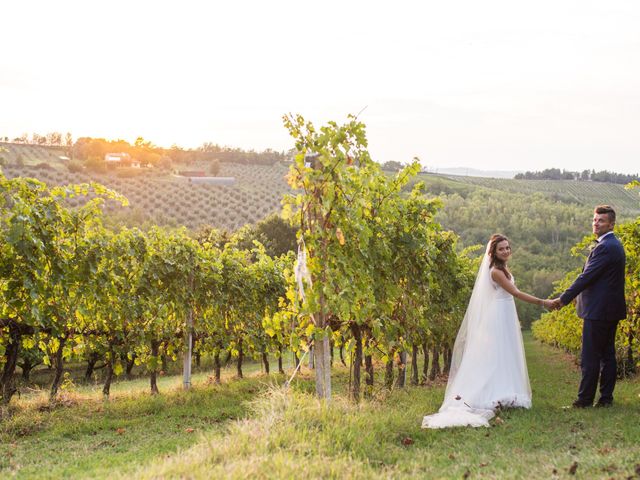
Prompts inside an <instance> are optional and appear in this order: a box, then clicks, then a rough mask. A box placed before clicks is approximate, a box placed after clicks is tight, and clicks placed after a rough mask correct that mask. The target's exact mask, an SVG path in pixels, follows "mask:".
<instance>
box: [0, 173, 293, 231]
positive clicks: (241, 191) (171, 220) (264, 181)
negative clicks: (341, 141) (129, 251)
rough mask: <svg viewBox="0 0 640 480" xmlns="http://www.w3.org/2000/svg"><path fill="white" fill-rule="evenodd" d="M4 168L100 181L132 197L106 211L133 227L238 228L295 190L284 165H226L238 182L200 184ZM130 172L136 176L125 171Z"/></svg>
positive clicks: (67, 180) (61, 181)
mask: <svg viewBox="0 0 640 480" xmlns="http://www.w3.org/2000/svg"><path fill="white" fill-rule="evenodd" d="M3 171H4V173H5V175H6V176H7V177H8V178H15V177H35V178H37V179H39V180H41V181H43V182H45V183H46V184H47V185H51V186H56V185H57V186H59V185H67V184H77V183H85V182H89V181H97V182H99V183H101V184H103V185H105V186H106V187H108V188H110V189H113V190H116V191H117V192H119V193H121V194H122V195H124V196H125V197H126V198H127V199H128V201H129V205H128V206H126V207H124V206H122V205H120V204H118V203H116V202H108V203H107V204H106V207H105V212H106V213H107V215H109V216H111V217H113V218H114V220H115V221H119V222H121V223H124V224H127V225H131V226H134V225H138V226H141V225H143V224H148V225H151V224H155V225H167V226H180V225H184V226H186V227H188V228H190V229H194V230H195V229H197V228H198V227H200V226H202V225H211V226H214V227H216V228H219V229H226V230H230V231H233V230H237V229H238V228H240V227H241V226H243V225H245V224H247V223H255V222H257V221H258V220H261V219H263V218H265V217H266V216H268V215H269V214H271V213H274V212H279V211H280V209H281V201H282V197H283V195H284V194H285V193H286V192H287V191H288V190H289V187H288V186H287V183H286V179H285V175H286V172H287V167H286V166H283V165H281V164H276V165H273V166H262V165H240V164H234V163H223V164H221V168H220V174H219V175H220V176H222V177H233V178H235V183H234V184H233V185H211V184H207V183H195V182H190V181H189V179H188V178H186V177H179V176H174V175H167V174H164V175H160V174H154V173H152V172H146V171H145V170H142V171H133V172H131V169H130V170H128V171H125V170H123V171H120V172H118V171H115V172H112V173H109V174H95V173H94V174H91V175H90V174H88V173H84V172H81V173H71V172H69V171H67V169H66V168H65V169H60V168H53V167H51V168H45V167H42V166H40V167H15V166H7V167H4V169H3ZM125 172H127V173H128V174H129V175H131V174H135V176H133V177H132V178H123V177H121V176H119V175H123V174H124V173H125ZM82 201H84V199H74V200H73V201H72V202H71V204H72V205H78V204H79V203H80V202H82Z"/></svg>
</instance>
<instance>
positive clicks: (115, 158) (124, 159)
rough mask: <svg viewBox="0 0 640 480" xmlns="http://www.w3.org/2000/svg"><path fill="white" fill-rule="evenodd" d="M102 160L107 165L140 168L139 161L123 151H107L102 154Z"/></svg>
mask: <svg viewBox="0 0 640 480" xmlns="http://www.w3.org/2000/svg"><path fill="white" fill-rule="evenodd" d="M104 161H105V163H106V164H107V165H109V166H113V167H133V168H140V162H139V161H138V160H135V159H132V158H131V155H129V154H128V153H125V152H121V153H107V154H106V155H105V156H104Z"/></svg>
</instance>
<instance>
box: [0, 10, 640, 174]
mask: <svg viewBox="0 0 640 480" xmlns="http://www.w3.org/2000/svg"><path fill="white" fill-rule="evenodd" d="M0 45H1V48H0V136H1V137H4V136H5V135H6V136H10V137H12V138H13V137H15V136H17V135H20V134H22V133H25V132H28V133H31V132H34V131H35V132H38V133H40V134H45V133H47V132H50V131H61V132H67V131H71V132H72V133H73V135H74V138H77V137H79V136H94V137H98V136H101V137H106V138H124V139H126V140H129V141H133V140H134V139H135V138H136V137H137V136H143V137H145V138H146V139H148V140H151V141H153V142H154V143H156V144H158V145H162V146H166V147H168V146H170V145H171V144H173V143H177V144H178V145H181V146H183V147H195V146H198V145H200V144H202V143H203V142H205V141H211V142H214V143H219V144H221V145H229V146H238V147H243V148H255V149H258V150H262V149H265V148H274V149H276V150H286V149H288V148H290V147H291V146H292V142H291V141H290V140H289V137H288V134H287V132H286V131H285V129H284V127H283V126H282V120H281V117H282V115H283V114H285V113H287V112H294V113H301V114H302V115H304V116H305V117H306V118H307V119H309V120H312V121H314V122H316V123H323V122H325V121H327V120H336V121H342V120H344V119H345V118H346V115H347V114H348V113H354V114H355V113H358V112H360V111H361V110H362V109H363V108H365V107H366V109H365V110H364V111H363V112H362V113H361V115H360V118H361V119H362V120H363V121H364V122H365V123H366V124H367V126H368V136H369V142H370V151H371V153H372V155H373V157H374V159H376V160H378V161H386V160H399V161H408V160H410V159H411V158H413V157H414V156H417V157H419V158H420V159H421V160H422V163H423V164H424V165H426V166H428V167H471V168H482V169H500V170H516V169H520V170H522V169H527V170H539V169H542V168H549V167H558V168H566V169H571V170H582V169H585V168H589V169H591V168H594V169H596V170H598V169H608V170H614V171H618V172H627V173H635V172H638V171H640V1H637V0H626V1H619V0H608V1H606V2H605V1H597V2H595V1H588V0H580V1H563V0H553V1H547V0H536V1H528V2H524V1H513V0H506V1H496V0H485V1H477V0H459V1H455V0H452V1H442V0H439V1H420V2H418V1H415V2H403V1H401V0H398V1H396V2H390V1H386V2H376V1H366V2H364V1H363V2H360V1H349V0H341V1H333V0H324V1H322V2H305V1H300V0H297V1H278V0H272V1H268V2H267V1H264V0H262V1H253V0H251V1H241V0H237V1H235V2H233V1H225V2H222V1H201V2H195V1H188V0H182V1H180V2H177V1H171V2H168V1H166V2H165V1H149V2H147V1H138V0H126V1H121V0H110V1H108V2H106V1H102V2H99V1H86V0H85V1H51V0H47V1H29V0H21V1H12V2H4V3H3V5H2V8H1V9H0Z"/></svg>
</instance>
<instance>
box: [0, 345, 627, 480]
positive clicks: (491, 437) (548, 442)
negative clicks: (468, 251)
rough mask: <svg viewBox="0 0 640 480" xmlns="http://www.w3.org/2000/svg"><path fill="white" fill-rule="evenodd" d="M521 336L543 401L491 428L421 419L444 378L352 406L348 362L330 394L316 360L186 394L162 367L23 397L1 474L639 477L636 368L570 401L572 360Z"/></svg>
mask: <svg viewBox="0 0 640 480" xmlns="http://www.w3.org/2000/svg"><path fill="white" fill-rule="evenodd" d="M525 345H526V350H527V358H528V364H529V373H530V377H531V384H532V389H533V396H534V406H533V408H532V409H531V410H513V411H504V412H502V413H500V414H499V420H498V419H496V420H494V421H493V422H492V423H493V425H492V427H491V428H489V429H486V428H480V429H471V428H463V429H450V430H441V431H432V430H421V429H420V421H421V418H422V416H423V415H424V414H426V413H431V412H434V411H436V410H437V408H438V407H439V404H440V402H441V399H442V396H443V386H444V384H443V382H442V380H441V381H440V382H438V383H436V384H435V385H431V386H430V387H408V388H406V389H404V390H395V391H393V392H390V393H384V392H382V391H380V392H378V395H377V398H375V399H374V400H367V401H364V402H362V403H361V404H360V405H354V404H352V403H350V402H348V401H346V400H345V399H344V391H345V388H346V383H347V381H348V372H347V371H346V370H345V369H338V371H337V373H336V375H335V376H334V378H335V383H336V390H337V394H336V396H335V398H334V401H333V403H332V404H331V405H330V406H326V405H323V404H322V403H320V402H318V401H317V400H315V398H314V397H313V396H312V395H311V393H310V390H311V388H312V383H311V381H310V375H309V373H310V372H309V371H307V370H306V369H305V371H304V372H303V376H302V378H301V379H300V380H298V381H296V382H295V385H294V386H293V388H292V390H291V391H285V390H284V389H282V388H281V387H280V386H279V385H281V384H282V383H283V381H284V379H283V378H282V377H279V376H273V377H270V378H267V377H266V376H263V375H260V374H259V373H258V372H256V373H254V374H253V375H252V376H251V378H248V379H245V380H233V379H232V378H231V377H229V376H227V377H226V379H225V382H224V383H223V385H221V386H215V385H211V384H210V383H208V380H207V375H206V374H201V375H200V377H198V378H197V379H196V382H195V387H194V388H193V389H192V390H191V391H189V392H183V391H181V390H180V389H179V381H180V379H179V378H178V377H170V378H165V379H164V382H165V383H164V384H163V385H162V386H161V388H162V389H163V390H164V393H163V395H161V396H159V397H150V396H149V395H147V394H146V393H143V391H142V389H143V387H144V386H146V385H143V384H142V383H140V385H138V383H137V382H138V381H136V382H122V383H120V384H118V386H117V387H116V389H115V390H114V391H115V395H114V399H113V400H112V401H111V402H109V403H104V402H103V401H102V400H101V399H100V398H99V396H98V394H97V392H92V391H91V389H90V388H89V387H86V388H84V389H77V390H76V389H74V390H72V391H67V392H66V393H65V397H64V398H66V400H65V401H63V402H62V404H61V405H59V406H58V407H56V408H55V409H53V410H48V409H47V408H45V406H46V402H44V400H42V399H40V398H39V397H38V396H37V395H36V396H35V397H34V398H32V399H27V398H22V399H19V400H18V402H16V404H17V406H16V410H15V412H14V414H13V416H12V417H11V418H9V419H5V420H3V421H2V424H1V429H0V439H1V442H0V443H1V445H2V446H1V447H0V458H1V459H2V460H0V476H3V475H4V476H7V477H9V476H15V477H16V478H131V477H134V478H589V479H591V478H639V477H640V444H639V442H638V439H639V438H640V422H638V418H640V397H639V394H640V382H639V381H638V379H635V380H624V381H621V382H619V384H618V387H617V390H616V404H615V405H614V407H613V408H611V409H590V410H570V409H568V410H567V409H563V408H562V407H563V406H564V405H568V404H569V403H570V402H571V401H572V400H573V398H574V395H575V390H576V386H577V382H578V379H579V372H578V370H577V368H576V366H575V363H574V362H573V359H572V358H571V357H569V356H567V355H566V354H564V353H562V352H560V351H558V350H555V349H552V348H551V347H547V346H544V345H542V344H539V343H537V342H535V341H534V340H532V339H531V337H530V336H529V335H527V336H526V337H525ZM139 382H142V381H139ZM136 385H138V386H137V387H136Z"/></svg>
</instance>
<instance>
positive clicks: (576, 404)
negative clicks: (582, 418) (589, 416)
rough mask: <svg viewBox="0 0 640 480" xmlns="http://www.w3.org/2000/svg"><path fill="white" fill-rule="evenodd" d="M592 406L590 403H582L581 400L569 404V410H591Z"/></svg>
mask: <svg viewBox="0 0 640 480" xmlns="http://www.w3.org/2000/svg"><path fill="white" fill-rule="evenodd" d="M592 406H593V405H592V404H591V403H586V402H583V401H582V400H576V401H575V402H573V403H572V404H571V408H591V407H592Z"/></svg>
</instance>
